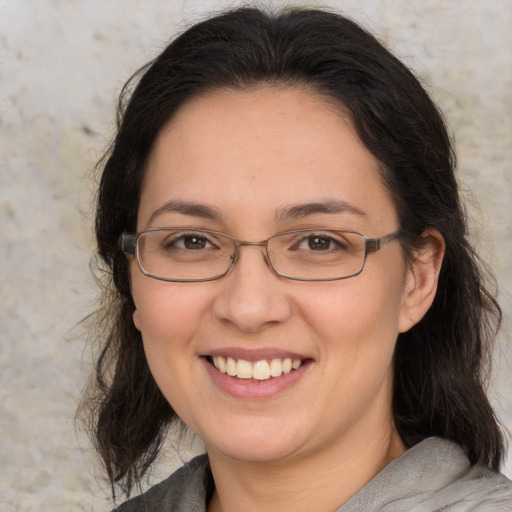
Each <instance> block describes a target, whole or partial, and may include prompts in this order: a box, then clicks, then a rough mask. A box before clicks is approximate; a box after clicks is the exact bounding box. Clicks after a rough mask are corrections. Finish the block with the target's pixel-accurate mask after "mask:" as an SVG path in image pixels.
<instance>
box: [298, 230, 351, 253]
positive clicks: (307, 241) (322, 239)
mask: <svg viewBox="0 0 512 512" xmlns="http://www.w3.org/2000/svg"><path fill="white" fill-rule="evenodd" d="M293 248H294V249H296V250H307V251H320V252H323V251H336V250H343V249H345V245H344V244H343V243H342V242H341V241H340V240H337V239H335V238H333V237H331V236H328V235H318V234H311V235H308V236H306V237H304V238H302V239H301V240H300V241H299V242H298V243H297V244H296V245H295V246H294V247H293Z"/></svg>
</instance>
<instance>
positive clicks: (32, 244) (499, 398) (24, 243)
mask: <svg viewBox="0 0 512 512" xmlns="http://www.w3.org/2000/svg"><path fill="white" fill-rule="evenodd" d="M298 3H301V4H304V3H306V2H298ZM307 3H308V5H330V6H333V7H337V8H339V9H340V10H341V11H343V12H345V13H347V14H350V15H352V16H353V17H354V18H356V19H357V20H359V21H360V22H362V23H363V24H365V25H366V26H367V27H369V28H371V29H373V30H375V31H376V32H377V33H378V34H380V36H381V38H382V39H383V40H384V41H385V42H387V43H388V44H389V45H390V46H391V48H393V49H394V50H395V51H396V52H397V53H398V55H399V56H401V57H402V58H403V59H404V60H405V61H406V62H407V63H408V64H409V65H410V66H412V68H413V69H414V70H415V71H416V73H417V74H418V75H419V76H420V77H421V78H422V79H424V80H425V81H426V82H427V84H429V89H430V91H431V92H432V94H433V95H434V97H435V98H436V99H437V100H438V101H439V102H440V104H441V106H442V108H443V109H444V111H445V113H446V116H447V118H448V121H449V123H450V125H451V127H452V129H453V131H454V133H455V136H456V139H457V148H458V154H459V162H460V171H459V172H460V174H459V177H460V180H461V182H462V183H463V184H464V186H465V187H467V188H469V189H471V192H468V197H470V198H472V199H474V200H476V201H477V202H478V203H479V207H475V206H474V205H473V206H472V208H471V211H472V216H473V218H474V228H475V231H474V233H475V235H474V236H475V237H476V238H477V240H478V243H479V245H480V247H481V249H482V252H483V254H484V257H486V258H488V259H490V262H491V265H492V266H493V268H494V270H495V272H496V275H497V277H498V282H499V286H500V299H501V302H502V304H503V307H504V310H505V315H506V317H507V319H506V320H505V324H504V328H503V331H502V334H501V338H500V346H499V350H498V352H497V371H496V373H495V376H494V386H493V390H492V396H493V401H494V403H495V404H496V406H497V409H498V412H499V414H500V415H501V417H502V418H503V421H504V422H505V424H506V425H508V427H509V428H510V427H512V370H511V365H512V350H511V347H510V345H511V344H510V338H511V337H510V329H511V320H510V318H511V316H512V298H511V297H512V213H511V206H510V203H511V200H512V53H511V51H512V30H511V29H510V27H512V2H511V1H510V0H450V1H448V0H445V1H440V0H380V1H379V0H359V1H357V0H347V1H344V0H340V1H338V2H335V1H332V0H331V1H322V2H315V1H311V2H307ZM237 4H238V2H226V1H221V0H210V1H207V0H190V1H186V0H181V1H179V0H167V1H164V0H144V1H143V0H122V1H121V0H119V1H114V0H110V1H109V0H74V1H73V0H3V1H0V164H1V167H0V219H1V221H2V222H1V228H2V229H1V231H0V232H1V235H2V236H1V242H2V243H1V245H0V287H1V288H0V289H1V293H0V328H1V331H0V332H1V334H0V336H1V338H0V431H1V436H0V467H1V469H0V489H2V491H1V494H2V497H1V498H0V502H2V504H1V509H2V511H4V512H10V511H29V510H30V511H33V510H38V511H52V512H60V511H62V512H64V511H70V510H73V511H74V510H87V511H89V510H93V509H94V510H97V511H100V510H108V508H109V507H108V504H107V503H106V502H105V501H103V499H104V495H105V493H106V491H107V490H106V489H103V490H101V489H100V486H99V485H98V483H97V482H96V481H95V480H94V464H93V462H92V461H93V459H92V455H91V453H90V450H89V448H88V443H87V441H86V440H85V439H84V437H83V436H82V435H81V434H80V433H79V435H78V439H79V440H78V439H77V436H76V435H75V432H74V427H73V415H74V410H75V406H76V404H77V401H78V399H79V395H80V389H81V387H82V385H83V383H84V381H85V377H86V375H87V374H88V372H89V371H90V370H91V363H90V358H89V352H85V354H84V357H83V359H82V349H83V339H81V338H79V337H77V336H78V334H79V332H80V329H76V328H75V326H76V324H77V323H78V322H79V320H80V319H81V318H83V317H84V316H85V315H86V314H87V313H89V312H91V311H92V310H93V309H94V307H95V302H94V301H95V296H96V291H95V286H94V283H93V280H92V278H91V276H90V273H89V270H88V262H89V257H90V253H91V250H92V236H91V231H92V229H91V226H92V217H91V211H92V196H93V190H94V183H93V180H92V179H91V176H90V174H89V173H90V170H91V168H92V166H93V165H94V162H95V161H96V160H97V158H98V157H99V155H100V154H101V150H102V148H104V147H105V145H106V144H107V141H108V139H109V137H110V136H111V135H112V133H113V111H114V103H115V99H116V94H117V92H118V91H119V88H120V87H121V85H122V83H123V82H124V80H125V79H126V78H127V77H128V76H129V75H130V74H131V73H132V72H133V71H134V70H135V69H136V68H137V67H138V66H139V65H141V64H142V63H144V62H145V61H146V60H148V59H149V58H150V57H151V56H153V55H154V54H155V53H156V52H157V51H158V50H160V49H161V48H162V47H163V45H164V43H165V41H166V40H168V39H169V37H170V36H171V35H172V34H173V33H175V32H176V31H179V30H181V29H182V28H184V27H185V26H186V25H187V24H188V23H190V22H191V21H193V20H196V19H198V18H199V17H200V15H201V14H202V13H205V12H210V11H212V10H216V9H219V8H220V7H223V6H227V5H237ZM279 4H280V2H278V1H276V2H275V3H274V5H279ZM82 361H83V362H82ZM185 456H186V454H185ZM168 470H169V468H168V466H166V465H165V464H164V466H162V467H161V470H160V471H161V473H162V474H163V473H165V472H166V471H168ZM506 472H507V473H508V475H509V476H510V475H512V467H511V466H510V463H509V465H508V467H507V469H506ZM157 477H158V475H157V476H156V477H155V478H157Z"/></svg>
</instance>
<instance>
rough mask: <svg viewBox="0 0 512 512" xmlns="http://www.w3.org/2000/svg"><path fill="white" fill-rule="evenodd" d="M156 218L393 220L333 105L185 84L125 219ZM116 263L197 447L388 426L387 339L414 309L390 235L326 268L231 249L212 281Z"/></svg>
mask: <svg viewBox="0 0 512 512" xmlns="http://www.w3.org/2000/svg"><path fill="white" fill-rule="evenodd" d="M170 226H172V227H175V226H182V227H186V228H188V229H189V230H190V229H194V228H195V229H200V228H203V229H211V230H216V231H221V232H223V233H226V234H228V235H230V236H232V237H235V238H237V239H240V240H245V241H260V240H264V239H267V238H269V237H270V236H272V235H273V234H275V233H278V232H282V231H287V230H293V229H301V228H313V229H314V228H321V227H322V228H328V227H330V228H333V229H348V230H354V231H358V232H360V233H363V234H364V235H366V236H367V237H380V236H382V235H386V234H388V233H391V232H394V231H396V230H397V229H398V227H399V226H398V222H397V214H396V210H395V207H394V205H393V202H392V200H391V197H390V194H389V192H388V190H387V189H386V188H385V187H384V186H383V184H382V181H381V179H380V176H379V173H378V163H377V162H376V161H375V159H374V158H373V157H372V155H371V154H370V153H369V152H368V150H367V149H366V148H365V147H364V146H363V144H362V143H361V142H360V141H359V139H358V138H357V136H356V134H355V131H354V129H353V128H352V126H351V123H350V122H349V121H348V120H347V118H346V117H344V116H343V115H342V114H341V113H339V112H338V111H336V109H335V108H334V107H332V105H329V104H328V103H327V102H326V101H325V100H324V99H322V98H321V97H319V96H316V95H314V94H313V93H311V92H308V91H305V90H301V89H296V88H275V87H274V88H272V87H268V88H263V87H262V88H260V89H257V90H251V91H246V92H235V91H217V92H214V93H211V94H209V95H205V96H201V97H198V98H196V99H193V100H191V101H190V102H189V103H187V104H185V105H184V106H183V107H182V108H181V109H180V110H179V112H178V113H177V114H176V115H175V117H174V118H173V119H172V121H171V122H170V123H169V124H168V125H167V127H166V128H165V129H164V130H163V131H162V133H161V134H160V136H159V138H158V140H157V142H156V145H155V147H154V150H153V152H152V155H151V157H150V160H149V164H148V169H147V174H146V176H145V179H144V183H143V189H142V193H141V202H140V209H139V215H138V226H137V229H138V230H142V229H146V228H156V227H170ZM130 268H131V280H132V290H133V299H134V303H135V306H136V311H135V314H134V322H135V325H136V326H137V328H138V329H139V330H140V331H141V333H142V337H143V342H144V348H145V352H146V355H147V360H148V363H149V366H150V368H151V371H152V373H153V375H154V378H155V380H156V382H157V384H158V386H159V388H160V389H161V390H162V392H163V394H164V395H165V397H166V398H167V400H168V401H169V403H170V404H171V405H172V407H173V408H174V410H175V411H176V412H177V413H178V415H179V416H180V417H181V418H182V420H183V421H184V422H185V423H186V424H187V425H188V426H189V427H191V428H192V429H193V430H194V431H195V432H196V433H197V434H198V435H199V436H200V437H201V438H202V439H203V440H204V442H205V444H206V447H207V449H208V451H209V452H210V454H211V455H212V454H222V455H224V456H228V457H231V458H234V459H238V460H244V461H279V460H289V459H293V458H297V457H304V456H308V455H311V454H319V453H331V454H332V453H333V450H342V449H343V450H345V453H347V447H350V450H351V451H352V453H353V454H356V453H357V451H358V450H359V449H360V448H361V447H362V446H364V445H366V444H368V443H369V442H373V440H377V442H382V443H389V439H390V437H393V436H395V437H396V436H397V434H396V432H395V431H394V426H393V421H392V413H391V401H392V378H393V376H392V358H393V351H394V346H395V342H396V339H397V335H398V333H399V332H400V331H403V330H406V329H408V328H410V327H411V325H412V324H413V323H414V322H415V321H417V318H414V313H411V311H410V310H409V309H408V299H407V297H408V289H409V288H410V287H412V285H411V282H412V272H411V271H410V270H409V269H407V268H406V266H405V263H404V259H403V255H402V250H401V247H400V242H398V241H393V242H391V243H389V244H387V245H385V246H384V247H383V248H382V249H381V250H380V251H378V252H376V253H371V254H369V256H368V258H367V261H366V265H365V268H364V271H363V272H362V273H361V274H360V275H358V276H356V277H352V278H349V279H345V280H338V281H324V282H321V281H310V282H302V281H293V280H290V279H286V278H283V277H279V276H277V275H276V274H275V273H274V272H273V271H272V270H271V269H270V268H269V266H268V265H267V263H266V261H265V258H264V252H263V250H262V248H261V247H258V246H243V247H241V249H240V257H239V259H238V261H237V262H236V265H235V266H234V267H233V268H232V269H231V271H230V272H229V273H228V274H227V275H226V276H224V277H223V278H221V279H219V280H216V281H209V282H195V283H176V282H165V281H159V280H155V279H152V278H150V277H147V276H144V275H143V274H142V273H141V272H140V269H139V267H138V265H137V263H136V261H135V260H134V259H132V261H131V267H130ZM228 358H229V359H228ZM214 362H215V363H216V365H217V366H220V367H221V368H220V370H223V371H226V372H227V373H223V372H222V371H220V370H219V369H217V368H215V366H214V365H213V363H214ZM293 363H295V364H294V366H295V367H296V368H297V369H294V368H292V369H291V370H290V369H289V366H290V364H293ZM224 365H226V366H228V368H225V367H224ZM266 365H267V366H268V368H269V370H267V366H266ZM272 368H273V370H272ZM269 371H272V372H273V374H275V375H277V376H275V377H272V376H269ZM236 372H239V374H240V376H242V377H245V378H238V377H236V376H230V375H229V374H230V373H231V374H233V373H236ZM250 375H253V377H254V378H252V379H251V378H247V377H250ZM350 450H349V451H350Z"/></svg>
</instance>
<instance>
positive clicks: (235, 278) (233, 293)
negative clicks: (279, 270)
mask: <svg viewBox="0 0 512 512" xmlns="http://www.w3.org/2000/svg"><path fill="white" fill-rule="evenodd" d="M247 245H248V244H247ZM255 245H256V244H255ZM255 245H253V246H251V245H249V246H247V247H241V248H240V253H239V255H238V258H237V260H236V264H235V265H234V267H233V268H232V269H231V271H230V273H229V274H228V275H227V276H225V277H224V278H222V280H221V282H222V286H223V288H222V291H221V292H220V293H219V295H218V296H217V297H216V299H215V302H214V307H213V313H214V315H215V318H217V320H219V321H221V322H223V323H227V324H230V325H233V326H236V327H237V328H238V329H239V330H240V331H243V332H247V333H256V332H260V331H261V330H264V329H265V328H266V327H268V326H270V325H275V324H279V323H282V322H284V321H286V320H287V319H288V318H289V316H290V314H291V310H292V308H291V304H290V301H289V297H287V294H286V293H285V290H284V286H285V284H286V283H284V279H283V278H280V277H279V276H277V274H275V272H274V271H273V270H272V269H271V268H270V267H269V265H268V263H267V260H266V259H265V256H264V248H263V247H258V246H255Z"/></svg>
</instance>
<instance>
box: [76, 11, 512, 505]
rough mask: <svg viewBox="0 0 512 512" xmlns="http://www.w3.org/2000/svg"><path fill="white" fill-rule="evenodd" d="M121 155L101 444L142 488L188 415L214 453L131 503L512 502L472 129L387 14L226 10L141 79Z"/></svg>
mask: <svg viewBox="0 0 512 512" xmlns="http://www.w3.org/2000/svg"><path fill="white" fill-rule="evenodd" d="M135 82H137V83H136V85H134V86H133V87H132V85H133V84H135ZM132 88H133V92H131V94H128V91H129V90H131V89H132ZM102 164H103V174H102V178H101V183H100V189H99V196H98V208H97V217H96V233H97V240H98V251H99V255H100V256H101V258H102V260H103V261H104V263H105V264H106V267H107V270H108V272H107V276H108V278H109V279H111V281H112V284H113V287H112V288H111V289H110V288H109V289H108V291H107V292H106V295H105V297H106V298H108V300H109V301H110V309H109V315H107V316H106V318H107V321H106V322H105V337H104V345H103V351H102V353H101V356H100V357H99V360H98V364H97V375H96V388H95V389H92V390H90V392H89V395H88V397H87V399H86V400H88V402H87V401H86V405H87V404H89V406H90V407H91V409H90V410H92V413H91V414H92V416H91V418H92V428H93V432H94V433H93V436H94V439H95V442H96V446H97V448H98V451H99V453H100V455H101V457H102V458H103V461H104V464H105V467H106V469H107V472H108V476H109V479H110V481H111V484H112V486H114V485H115V484H120V485H121V486H122V488H123V490H124V491H125V492H126V494H127V495H129V494H130V492H131V490H132V487H133V485H134V484H136V483H137V482H139V481H140V479H141V477H142V476H143V474H144V473H145V472H146V471H147V469H148V468H149V467H150V466H151V464H152V462H153V461H154V459H155V458H156V456H157V455H158V451H159V448H160V445H161V442H162V440H163V438H164V436H165V435H166V433H167V431H168V428H169V426H170V425H171V424H176V423H179V421H180V420H181V421H182V422H183V423H184V424H186V425H187V426H188V427H189V428H190V429H192V430H193V431H194V432H195V433H196V434H197V435H198V436H199V437H200V438H201V439H202V440H203V441H204V443H205V446H206V451H207V455H204V456H201V457H199V458H196V459H194V460H193V461H192V462H190V463H189V464H187V465H185V467H184V468H182V469H181V470H179V471H178V472H177V473H175V474H174V475H172V476H171V477H170V478H169V479H167V480H166V481H164V482H162V483H161V484H160V485H158V486H155V487H153V488H152V489H150V490H149V491H148V492H147V493H145V494H143V495H142V496H140V497H137V498H135V499H133V500H131V501H128V502H126V503H125V504H124V505H121V506H120V507H119V510H120V511H122V512H126V511H133V510H137V511H139V510H141V511H142V510H152V511H164V510H165V511H169V510H180V511H181V510H198V511H199V510H208V511H210V512H217V511H232V510H244V511H251V510H262V509H264V508H265V509H268V510H279V511H286V510H294V511H297V510H304V511H310V510H315V511H317V510H318V511H324V510H325V511H333V510H339V511H343V512H346V511H352V510H354V511H355V510H365V511H370V510H371V511H377V510H379V511H380V510H393V511H400V510H403V511H405V510H407V511H410V510H428V511H433V510H441V509H442V510H469V509H471V510H477V509H478V510H508V509H510V508H511V507H512V484H511V482H510V481H508V480H507V479H506V478H505V477H503V476H502V475H500V474H499V473H498V470H499V467H500V462H501V459H502V456H503V452H504V447H503V439H502V434H501V432H500V428H499V425H498V422H497V420H496V417H495V415H494V412H493V410H492V408H491V406H490V404H489V401H488V399H487V397H486V394H485V391H484V386H483V382H484V376H485V370H486V368H487V366H486V364H487V362H488V356H489V348H490V347H489V345H490V342H491V341H492V338H493V337H494V335H495V331H496V330H497V328H498V325H499V320H500V309H499V306H498V305H497V303H496V301H495V299H494V298H493V296H492V295H491V294H490V293H489V292H488V291H487V290H486V288H485V286H484V282H483V281H484V279H483V275H482V270H481V269H480V268H479V266H478V261H477V257H476V255H475V254H474V252H473V250H472V248H471V246H470V245H469V243H468V240H467V238H466V225H465V219H464V214H463V210H462V206H461V203H460V200H459V196H458V189H457V183H456V180H455V177H454V167H455V164H454V156H453V151H452V147H451V145H450V140H449V137H448V135H447V131H446V128H445V125H444V123H443V119H442V117H441V115H440V113H439V112H438V111H437V109H436V107H435V106H434V105H433V103H432V102H431V100H430V99H429V97H428V95H427V94H426V92H425V91H424V90H423V88H422V87H421V85H420V84H419V83H418V81H417V80H416V79H415V78H414V77H413V75H412V74H411V73H410V71H409V70H408V69H407V68H406V67H404V66H403V65H402V64H401V63H400V62H399V61H398V60H397V59H396V58H395V57H394V56H392V55H391V54H390V53H389V52H388V51H387V50H386V49H384V48H383V47H382V45H381V44H380V43H378V42H377V41H376V40H375V39H374V38H373V37H372V36H371V35H370V34H368V33H367V32H365V31H364V30H362V29H361V28H360V27H359V26H358V25H356V24H355V23H354V22H352V21H350V20H347V19H345V18H343V17H341V16H338V15H335V14H330V13H326V12H321V11H316V10H289V11H285V12H283V13H279V14H269V13H266V12H263V11H260V10H256V9H239V10H235V11H232V12H228V13H226V14H223V15H220V16H217V17H214V18H211V19H209V20H206V21H205V22H203V23H200V24H198V25H196V26H194V27H192V28H191V29H189V30H187V31H186V32H185V33H184V34H182V35H181V36H180V37H178V38H177V39H176V40H175V41H174V42H172V43H171V44H170V45H169V46H168V47H167V48H166V49H165V50H164V51H163V52H162V54H161V55H160V56H158V57H157V58H156V59H155V60H154V61H153V62H151V63H150V64H148V65H147V66H146V67H145V68H143V69H142V70H141V71H140V72H139V73H138V74H137V75H136V78H134V79H133V80H131V81H130V82H129V84H128V86H127V87H126V88H125V91H124V94H123V95H122V98H121V102H120V113H119V118H118V132H117V135H116V138H115V140H114V142H113V144H112V146H111V148H110V150H109V151H108V153H107V155H106V156H105V158H104V160H103V162H102ZM178 418H179V420H178ZM486 507H487V508H486Z"/></svg>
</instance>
